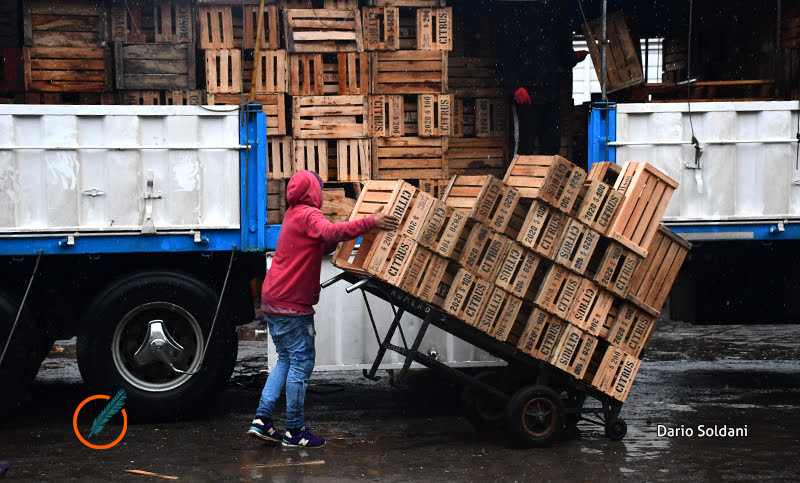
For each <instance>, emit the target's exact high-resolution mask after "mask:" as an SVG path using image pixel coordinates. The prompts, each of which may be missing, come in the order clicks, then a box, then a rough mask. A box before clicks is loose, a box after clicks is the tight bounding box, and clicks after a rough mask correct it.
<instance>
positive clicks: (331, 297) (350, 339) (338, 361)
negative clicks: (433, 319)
mask: <svg viewBox="0 0 800 483" xmlns="http://www.w3.org/2000/svg"><path fill="white" fill-rule="evenodd" d="M267 260H268V263H269V262H271V257H268V259H267ZM338 273H341V271H340V270H339V269H338V268H336V267H334V266H333V265H332V264H331V263H330V257H326V258H325V259H324V260H323V262H322V274H321V276H320V280H321V281H323V282H324V281H325V280H328V279H330V278H332V277H334V276H336V274H338ZM347 286H348V284H347V283H346V282H338V283H336V284H334V285H332V286H330V287H328V288H326V289H323V290H322V294H321V295H320V300H319V304H317V305H316V306H315V307H314V309H315V310H316V312H317V313H316V315H315V316H314V323H315V326H316V330H317V337H316V350H317V359H316V370H320V371H333V370H354V369H357V370H361V369H364V368H368V367H370V366H371V365H372V362H373V361H374V359H375V356H376V354H377V352H378V342H377V340H376V339H375V332H374V330H373V329H372V323H371V322H370V319H369V314H368V312H367V308H366V305H365V303H364V298H363V296H362V295H361V292H360V291H355V292H353V293H352V294H348V293H347V292H345V288H347ZM367 299H368V300H369V303H370V307H371V308H372V314H373V316H374V317H375V322H376V325H377V327H378V334H379V335H380V337H381V339H382V338H383V336H384V335H385V334H386V330H387V329H388V327H389V325H390V324H391V322H392V319H393V313H392V309H391V306H390V305H389V304H388V303H387V302H384V301H383V300H381V299H379V298H377V297H374V296H372V295H367ZM421 323H422V321H421V320H420V319H418V318H416V317H413V316H411V315H404V316H403V320H402V322H401V325H402V327H403V331H404V333H405V336H406V341H407V343H408V345H409V346H410V345H411V344H412V343H413V341H414V337H415V336H416V334H417V330H418V329H419V327H420V324H421ZM392 343H393V344H395V345H398V346H401V347H402V346H403V341H402V338H401V337H400V334H399V333H397V334H395V337H394V339H392ZM268 345H269V349H268V351H269V352H268V361H269V367H270V368H272V367H274V366H275V363H276V362H277V360H278V355H277V353H276V352H275V346H274V345H273V343H272V339H271V338H268ZM420 351H421V352H424V353H426V354H430V353H431V352H436V353H437V354H438V359H439V361H441V362H444V363H447V364H448V365H452V366H489V365H497V364H499V363H500V362H499V360H498V359H496V358H493V357H492V356H491V355H490V354H488V353H486V352H484V351H482V350H479V349H477V348H476V347H475V346H473V345H472V344H468V343H467V342H464V341H462V340H460V339H458V338H456V337H454V336H452V335H450V334H448V333H447V332H444V331H442V330H440V329H438V328H436V327H430V328H429V329H428V331H427V332H426V335H425V338H424V339H423V342H422V345H421V346H420ZM383 361H384V364H383V365H382V366H381V367H382V368H384V369H388V368H400V367H402V365H403V361H404V359H403V358H402V356H400V355H399V354H397V353H396V352H392V351H387V353H386V356H385V357H384V359H383ZM414 367H417V365H416V364H415V365H414Z"/></svg>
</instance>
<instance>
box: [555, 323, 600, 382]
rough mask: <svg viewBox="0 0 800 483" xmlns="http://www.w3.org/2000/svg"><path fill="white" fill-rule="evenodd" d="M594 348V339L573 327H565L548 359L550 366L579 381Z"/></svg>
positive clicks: (595, 340) (595, 346)
mask: <svg viewBox="0 0 800 483" xmlns="http://www.w3.org/2000/svg"><path fill="white" fill-rule="evenodd" d="M596 348H597V338H596V337H594V336H592V335H589V334H587V333H586V332H584V331H582V330H581V329H579V328H578V327H575V326H574V325H567V326H566V328H565V329H564V332H563V333H562V334H561V337H560V339H559V341H558V345H556V349H555V351H553V355H552V356H551V357H550V364H552V365H553V366H555V367H556V368H558V369H561V370H562V371H564V372H567V373H569V374H572V375H573V376H575V377H576V378H578V379H581V378H582V377H583V376H584V374H586V370H587V369H588V363H589V361H590V360H591V358H592V355H593V354H594V350H595V349H596Z"/></svg>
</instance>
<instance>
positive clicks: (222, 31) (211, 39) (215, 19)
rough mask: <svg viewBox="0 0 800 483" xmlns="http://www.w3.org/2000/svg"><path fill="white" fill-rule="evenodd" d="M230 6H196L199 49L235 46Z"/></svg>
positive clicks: (230, 47)
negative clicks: (198, 24) (198, 25)
mask: <svg viewBox="0 0 800 483" xmlns="http://www.w3.org/2000/svg"><path fill="white" fill-rule="evenodd" d="M232 8H233V7H231V6H223V5H214V6H208V7H200V8H198V20H199V23H200V48H201V49H214V50H223V49H233V48H234V47H235V45H234V39H233V12H232ZM206 59H208V56H206Z"/></svg>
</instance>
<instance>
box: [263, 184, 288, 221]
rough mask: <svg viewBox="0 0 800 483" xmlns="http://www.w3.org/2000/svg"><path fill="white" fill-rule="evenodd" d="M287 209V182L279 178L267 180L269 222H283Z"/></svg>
mask: <svg viewBox="0 0 800 483" xmlns="http://www.w3.org/2000/svg"><path fill="white" fill-rule="evenodd" d="M286 209H287V208H286V182H285V181H283V180H279V179H273V180H267V223H268V224H270V225H280V224H281V223H283V217H284V215H285V214H286Z"/></svg>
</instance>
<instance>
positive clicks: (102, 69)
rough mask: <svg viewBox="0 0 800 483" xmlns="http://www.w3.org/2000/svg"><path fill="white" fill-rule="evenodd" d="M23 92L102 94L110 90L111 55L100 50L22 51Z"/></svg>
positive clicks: (54, 48) (46, 49) (87, 48)
mask: <svg viewBox="0 0 800 483" xmlns="http://www.w3.org/2000/svg"><path fill="white" fill-rule="evenodd" d="M22 55H23V59H22V61H23V72H24V81H25V90H27V91H38V92H104V91H106V90H108V89H110V87H111V65H110V64H111V55H110V54H109V52H108V50H106V49H101V48H89V47H86V48H81V47H23V48H22Z"/></svg>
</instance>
